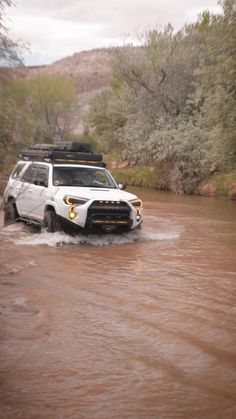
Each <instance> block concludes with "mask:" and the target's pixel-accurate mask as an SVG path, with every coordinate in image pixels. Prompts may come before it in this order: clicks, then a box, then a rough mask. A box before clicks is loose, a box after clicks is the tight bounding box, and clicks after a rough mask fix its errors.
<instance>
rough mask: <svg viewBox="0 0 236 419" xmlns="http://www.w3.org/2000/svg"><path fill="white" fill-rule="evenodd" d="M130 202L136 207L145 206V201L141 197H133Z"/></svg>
mask: <svg viewBox="0 0 236 419" xmlns="http://www.w3.org/2000/svg"><path fill="white" fill-rule="evenodd" d="M129 203H130V204H131V205H133V207H135V208H143V201H142V200H141V199H132V200H131V201H129Z"/></svg>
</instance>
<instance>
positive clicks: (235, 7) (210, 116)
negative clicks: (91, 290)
mask: <svg viewBox="0 0 236 419" xmlns="http://www.w3.org/2000/svg"><path fill="white" fill-rule="evenodd" d="M221 4H222V7H223V14H219V15H210V14H209V13H204V14H203V15H202V16H201V18H200V21H199V22H198V23H197V26H196V27H197V29H198V30H199V31H201V32H202V33H205V34H206V35H207V36H206V51H207V54H208V60H207V62H203V63H202V65H201V66H199V69H198V75H199V83H198V86H197V89H196V95H195V100H196V102H197V103H201V109H200V114H201V124H202V126H203V127H204V126H205V127H207V129H208V133H209V141H210V145H211V156H212V159H213V160H214V161H216V162H218V163H220V164H221V165H224V164H231V165H232V164H235V163H236V118H235V108H236V42H235V40H236V2H235V0H225V1H223V2H221Z"/></svg>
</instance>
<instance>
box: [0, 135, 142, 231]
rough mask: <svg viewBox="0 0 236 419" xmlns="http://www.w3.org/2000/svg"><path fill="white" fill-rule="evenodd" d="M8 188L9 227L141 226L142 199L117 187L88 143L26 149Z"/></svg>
mask: <svg viewBox="0 0 236 419" xmlns="http://www.w3.org/2000/svg"><path fill="white" fill-rule="evenodd" d="M20 156H21V160H20V161H19V162H18V163H17V165H16V167H15V169H14V170H13V172H12V173H11V175H10V178H9V181H8V184H7V187H6V189H5V191H4V225H8V224H10V223H12V222H14V221H17V220H24V221H26V222H29V223H32V224H36V225H39V226H44V227H45V228H46V229H47V231H48V232H51V233H54V232H56V231H65V232H68V233H71V234H74V233H76V232H85V233H89V232H93V233H94V232H95V233H96V232H103V233H110V232H118V233H121V232H126V231H129V230H134V229H136V228H140V227H141V223H142V218H143V205H142V201H141V200H140V199H138V197H137V196H136V195H133V194H131V193H128V192H126V191H124V190H122V189H123V185H117V183H116V182H115V180H114V179H113V177H112V176H111V174H110V173H109V172H108V170H107V169H106V168H105V164H104V163H103V162H102V156H101V155H98V154H94V153H92V152H91V150H90V147H89V145H87V144H82V143H76V142H73V143H68V142H63V143H60V144H57V145H53V146H52V145H45V144H39V145H36V146H34V147H33V148H31V149H27V150H23V151H22V152H21V154H20Z"/></svg>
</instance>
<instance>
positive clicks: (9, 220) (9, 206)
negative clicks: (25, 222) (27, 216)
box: [3, 199, 19, 227]
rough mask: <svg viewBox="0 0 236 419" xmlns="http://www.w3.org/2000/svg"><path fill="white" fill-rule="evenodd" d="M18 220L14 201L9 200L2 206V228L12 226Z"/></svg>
mask: <svg viewBox="0 0 236 419" xmlns="http://www.w3.org/2000/svg"><path fill="white" fill-rule="evenodd" d="M18 218H19V214H18V212H17V209H16V204H15V201H14V199H11V200H9V201H8V202H7V203H6V204H5V206H4V220H3V224H4V227H6V226H8V225H10V224H13V223H15V222H16V221H17V219H18Z"/></svg>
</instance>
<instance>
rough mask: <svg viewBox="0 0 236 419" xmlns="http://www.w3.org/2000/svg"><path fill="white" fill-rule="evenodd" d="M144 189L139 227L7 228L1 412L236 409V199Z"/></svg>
mask: <svg viewBox="0 0 236 419" xmlns="http://www.w3.org/2000/svg"><path fill="white" fill-rule="evenodd" d="M138 194H139V195H141V197H142V198H143V199H144V202H145V222H144V225H143V229H142V230H141V231H137V232H132V233H128V234H125V235H122V236H117V235H108V236H88V237H85V236H83V237H76V238H71V237H69V236H67V235H64V234H59V233H58V234H55V235H52V234H48V233H45V232H42V233H35V232H33V231H30V230H29V229H27V228H25V227H23V226H22V225H21V224H17V225H14V226H10V227H7V228H5V229H2V230H1V231H0V246H1V251H0V272H1V274H0V292H1V301H0V321H1V332H0V333H1V334H0V358H1V367H0V383H1V391H0V405H1V409H0V418H4V419H5V418H27V419H28V418H41V417H42V418H75V419H76V418H158V419H159V418H170V419H172V418H190V417H192V418H230V419H231V418H234V417H236V405H235V400H236V320H235V318H236V317H235V314H236V304H235V302H236V301H235V300H236V297H235V295H236V274H235V271H236V270H235V267H236V262H235V254H236V252H235V251H236V235H235V232H236V211H235V209H236V203H234V202H228V201H220V200H211V199H201V198H197V197H179V196H177V197H176V196H174V195H171V194H160V193H158V192H154V191H148V190H143V191H139V193H138Z"/></svg>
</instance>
